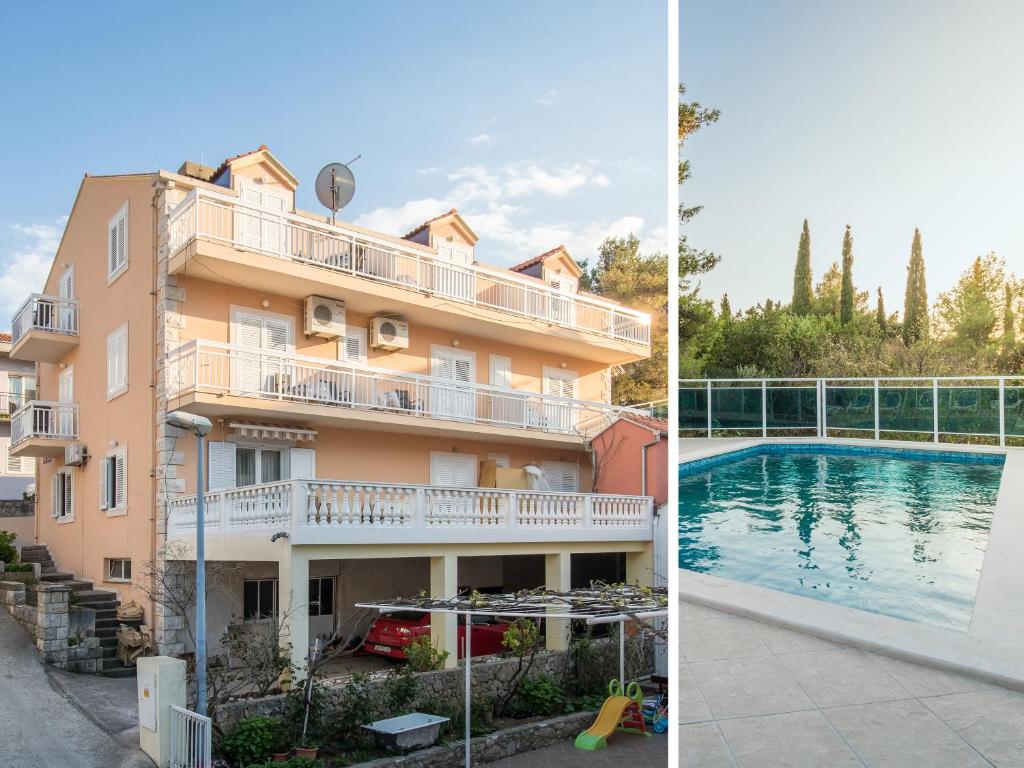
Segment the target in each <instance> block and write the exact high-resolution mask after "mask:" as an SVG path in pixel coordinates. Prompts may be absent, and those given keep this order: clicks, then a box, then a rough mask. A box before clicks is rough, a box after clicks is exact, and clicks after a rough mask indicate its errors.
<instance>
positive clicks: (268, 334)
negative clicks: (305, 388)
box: [231, 310, 297, 396]
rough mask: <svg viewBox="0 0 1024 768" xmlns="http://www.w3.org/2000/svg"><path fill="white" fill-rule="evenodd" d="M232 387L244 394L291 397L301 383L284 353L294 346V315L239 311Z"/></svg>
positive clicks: (233, 331) (234, 335) (234, 325)
mask: <svg viewBox="0 0 1024 768" xmlns="http://www.w3.org/2000/svg"><path fill="white" fill-rule="evenodd" d="M231 334H232V339H231V340H232V343H233V344H235V345H236V346H239V347H244V349H242V350H235V351H232V353H231V355H232V361H231V362H232V364H231V389H232V390H233V391H236V392H240V393H242V394H252V395H264V396H266V395H270V396H282V395H283V396H287V395H290V394H291V393H292V391H293V388H294V387H295V386H296V384H297V382H294V381H292V377H293V371H292V370H291V368H292V366H290V365H288V364H287V361H286V360H285V359H284V356H285V355H287V354H288V353H289V352H290V351H291V347H292V338H293V336H292V323H291V319H290V318H285V317H281V316H278V315H270V314H264V313H261V312H250V311H243V310H236V311H235V313H234V319H233V321H232V323H231Z"/></svg>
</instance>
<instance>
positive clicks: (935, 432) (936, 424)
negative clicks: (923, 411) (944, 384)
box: [932, 379, 939, 443]
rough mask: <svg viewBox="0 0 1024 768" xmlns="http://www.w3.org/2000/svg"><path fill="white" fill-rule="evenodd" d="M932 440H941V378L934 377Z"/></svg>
mask: <svg viewBox="0 0 1024 768" xmlns="http://www.w3.org/2000/svg"><path fill="white" fill-rule="evenodd" d="M932 442H934V443H937V442H939V380H938V379H932Z"/></svg>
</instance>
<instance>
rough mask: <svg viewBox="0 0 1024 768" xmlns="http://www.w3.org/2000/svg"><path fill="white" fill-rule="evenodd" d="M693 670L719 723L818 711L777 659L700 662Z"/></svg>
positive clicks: (691, 666) (691, 668) (692, 666)
mask: <svg viewBox="0 0 1024 768" xmlns="http://www.w3.org/2000/svg"><path fill="white" fill-rule="evenodd" d="M690 671H691V672H692V673H693V677H694V679H695V680H696V681H697V685H698V686H699V687H700V690H701V692H702V693H703V694H704V699H705V701H707V704H708V709H710V710H711V713H712V715H714V717H715V718H716V719H718V720H723V719H726V718H730V717H752V716H754V715H771V714H778V713H782V712H795V711H798V710H803V709H814V708H815V705H814V702H813V701H812V700H811V699H810V698H809V697H808V696H807V694H806V693H804V691H803V690H802V689H801V688H800V686H799V685H798V684H797V682H796V680H794V679H793V676H792V675H791V674H790V673H789V672H788V671H787V670H786V668H785V667H784V666H783V665H782V663H781V662H780V661H779V659H778V658H776V657H774V656H762V657H759V658H754V659H723V660H719V661H705V662H698V663H694V664H691V665H690Z"/></svg>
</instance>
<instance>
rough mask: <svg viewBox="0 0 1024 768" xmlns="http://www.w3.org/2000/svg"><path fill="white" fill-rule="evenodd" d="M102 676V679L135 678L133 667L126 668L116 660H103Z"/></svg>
mask: <svg viewBox="0 0 1024 768" xmlns="http://www.w3.org/2000/svg"><path fill="white" fill-rule="evenodd" d="M108 665H109V666H108ZM102 674H103V676H104V677H135V667H126V666H125V665H124V664H122V663H121V662H120V661H119V660H118V659H104V660H103V673H102Z"/></svg>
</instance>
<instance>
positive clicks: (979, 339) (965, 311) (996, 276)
mask: <svg viewBox="0 0 1024 768" xmlns="http://www.w3.org/2000/svg"><path fill="white" fill-rule="evenodd" d="M1005 286H1006V270H1005V267H1004V262H1003V260H1002V259H1000V258H999V257H998V256H996V255H995V254H994V253H990V254H988V255H987V256H978V257H977V258H976V259H975V260H974V262H973V263H972V264H971V266H970V268H968V269H967V270H966V271H965V272H964V273H963V274H962V275H961V276H960V279H959V280H958V281H957V284H956V285H955V286H953V289H952V290H950V291H947V292H945V293H940V294H939V299H938V301H937V302H936V314H937V315H938V318H939V320H940V321H941V323H942V330H943V332H944V333H945V334H946V335H948V336H951V337H952V338H953V339H955V340H956V341H957V342H959V343H960V344H962V345H965V346H968V347H983V346H985V345H987V344H988V343H989V342H990V341H991V339H992V334H993V332H994V331H995V328H996V323H997V322H998V320H999V312H998V309H997V308H998V307H999V305H1000V303H1002V300H1003V293H1004V288H1005Z"/></svg>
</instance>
